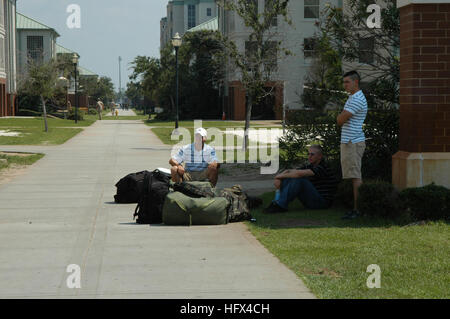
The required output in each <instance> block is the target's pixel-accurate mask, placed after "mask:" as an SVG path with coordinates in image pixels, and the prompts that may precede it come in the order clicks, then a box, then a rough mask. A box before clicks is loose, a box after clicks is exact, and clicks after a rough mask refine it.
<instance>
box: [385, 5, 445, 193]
mask: <svg viewBox="0 0 450 319" xmlns="http://www.w3.org/2000/svg"><path fill="white" fill-rule="evenodd" d="M397 4H398V7H399V9H400V56H401V59H400V145H399V146H400V151H399V152H398V153H397V154H395V155H394V156H393V164H392V165H393V167H392V169H393V183H394V184H395V185H397V186H398V187H399V188H404V187H413V186H423V185H426V184H429V183H431V182H434V183H436V184H439V185H444V186H446V187H450V0H429V1H420V0H399V1H398V2H397Z"/></svg>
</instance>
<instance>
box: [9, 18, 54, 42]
mask: <svg viewBox="0 0 450 319" xmlns="http://www.w3.org/2000/svg"><path fill="white" fill-rule="evenodd" d="M16 28H17V29H29V30H30V29H31V30H48V31H53V32H55V33H56V35H57V36H58V37H59V33H58V32H56V30H55V29H53V28H51V27H49V26H46V25H45V24H43V23H40V22H38V21H36V20H34V19H32V18H29V17H27V16H25V15H23V14H21V13H19V12H17V13H16Z"/></svg>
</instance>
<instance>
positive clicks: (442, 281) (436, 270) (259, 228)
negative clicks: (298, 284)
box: [247, 192, 450, 299]
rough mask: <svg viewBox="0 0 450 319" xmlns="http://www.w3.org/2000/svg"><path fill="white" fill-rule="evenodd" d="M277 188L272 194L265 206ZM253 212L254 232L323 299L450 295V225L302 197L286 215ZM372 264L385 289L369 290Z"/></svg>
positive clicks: (259, 210)
mask: <svg viewBox="0 0 450 319" xmlns="http://www.w3.org/2000/svg"><path fill="white" fill-rule="evenodd" d="M273 195H274V193H273V192H272V193H266V194H264V195H263V196H262V197H263V199H264V207H265V206H267V205H268V204H269V203H270V201H271V200H272V198H273ZM261 211H262V209H258V210H255V211H252V215H253V216H254V217H255V218H256V223H250V222H247V225H248V227H249V229H250V231H251V233H252V234H253V235H254V236H255V237H256V238H257V239H258V240H259V241H260V242H261V243H262V244H263V245H264V246H265V247H266V248H267V249H268V250H269V251H270V252H271V253H272V254H274V255H275V256H276V257H277V258H278V259H279V260H280V261H281V262H282V263H284V264H285V265H286V266H287V267H289V268H290V269H291V270H292V271H294V272H295V273H296V275H297V276H299V277H300V278H301V279H302V280H303V281H304V283H305V284H306V285H307V286H308V288H309V289H311V291H312V292H313V293H314V294H315V295H316V296H317V297H318V298H332V299H334V298H346V299H347V298H357V299H360V298H363V299H365V298H370V299H372V298H390V299H391V298H449V297H450V292H449V289H448V288H449V286H450V273H449V272H448V269H450V252H449V250H448V247H449V239H450V225H449V224H448V223H446V222H443V221H438V222H430V223H428V224H425V225H422V226H420V225H414V226H406V225H401V224H396V223H394V222H392V221H388V220H382V219H370V218H365V217H363V218H359V219H355V220H351V221H344V220H341V216H342V215H343V214H344V212H345V209H341V208H337V207H332V208H330V209H328V210H308V209H304V208H302V205H301V204H300V203H299V202H298V201H297V200H296V201H295V202H293V203H291V205H290V210H289V212H287V213H282V214H273V215H268V214H263V213H262V212H261ZM371 264H377V265H379V267H380V269H381V277H380V278H381V288H368V287H367V284H366V283H367V279H368V277H369V276H370V275H371V273H369V272H366V271H367V267H368V266H369V265H371Z"/></svg>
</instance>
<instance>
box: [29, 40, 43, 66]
mask: <svg viewBox="0 0 450 319" xmlns="http://www.w3.org/2000/svg"><path fill="white" fill-rule="evenodd" d="M27 54H28V57H29V58H30V59H32V60H33V61H34V62H36V63H40V62H43V60H44V37H43V36H28V37H27Z"/></svg>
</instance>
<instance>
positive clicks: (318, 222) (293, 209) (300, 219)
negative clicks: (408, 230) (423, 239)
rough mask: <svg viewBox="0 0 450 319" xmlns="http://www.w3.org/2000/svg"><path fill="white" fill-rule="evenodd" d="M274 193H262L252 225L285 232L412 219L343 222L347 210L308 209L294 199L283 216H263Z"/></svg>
mask: <svg viewBox="0 0 450 319" xmlns="http://www.w3.org/2000/svg"><path fill="white" fill-rule="evenodd" d="M274 195H275V192H270V193H265V194H263V195H262V196H261V198H262V199H263V205H262V206H261V207H259V208H258V209H255V210H252V212H251V213H252V216H253V217H254V218H256V222H255V223H252V224H253V225H255V226H257V227H260V228H267V229H289V228H370V227H382V228H389V227H393V226H406V225H408V224H410V223H412V222H414V221H413V220H409V219H406V218H401V219H400V218H399V219H397V220H391V219H386V218H375V217H369V216H362V217H358V218H355V219H352V220H343V219H342V216H344V215H345V213H346V212H347V211H348V209H346V208H345V207H342V206H339V205H336V204H335V205H333V206H332V207H331V208H329V209H317V210H314V209H308V208H305V207H304V206H303V205H302V204H301V203H300V201H299V200H298V199H296V200H294V201H293V202H291V203H290V205H289V211H287V212H285V213H276V214H266V213H263V210H264V208H265V207H267V206H268V205H269V204H270V202H271V201H272V199H273V198H274Z"/></svg>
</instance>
